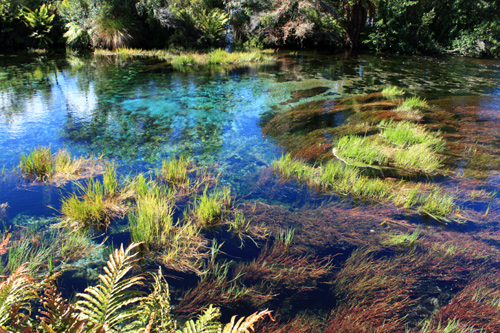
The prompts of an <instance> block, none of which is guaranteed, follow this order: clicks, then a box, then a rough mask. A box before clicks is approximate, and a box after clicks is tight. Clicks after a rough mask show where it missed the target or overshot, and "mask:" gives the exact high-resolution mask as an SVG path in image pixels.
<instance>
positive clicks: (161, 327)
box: [138, 267, 176, 333]
mask: <svg viewBox="0 0 500 333" xmlns="http://www.w3.org/2000/svg"><path fill="white" fill-rule="evenodd" d="M152 276H153V279H154V285H153V286H154V287H153V291H152V292H151V294H149V295H148V296H147V297H145V298H144V299H143V301H142V302H141V308H142V311H141V314H142V322H143V323H142V327H141V328H140V329H139V330H138V331H139V332H141V333H148V332H151V330H153V331H154V332H172V331H173V330H174V329H175V328H176V321H175V320H173V318H172V315H171V313H170V291H169V288H168V284H167V281H166V280H165V278H164V277H163V274H162V272H161V267H160V268H159V269H158V273H157V274H152ZM145 323H147V324H146V327H144V324H145Z"/></svg>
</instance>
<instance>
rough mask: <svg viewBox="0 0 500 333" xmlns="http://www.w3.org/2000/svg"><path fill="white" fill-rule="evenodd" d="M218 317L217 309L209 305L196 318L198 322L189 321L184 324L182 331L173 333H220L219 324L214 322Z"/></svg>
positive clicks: (218, 311)
mask: <svg viewBox="0 0 500 333" xmlns="http://www.w3.org/2000/svg"><path fill="white" fill-rule="evenodd" d="M219 316H220V310H219V308H215V307H213V306H212V305H210V306H209V307H208V308H207V309H206V310H205V311H204V312H203V314H201V315H200V316H199V317H198V320H196V322H195V321H193V320H189V321H187V322H186V323H185V324H184V327H183V328H182V330H177V331H176V332H175V333H220V331H221V324H220V323H219V322H218V321H216V319H217V318H219Z"/></svg>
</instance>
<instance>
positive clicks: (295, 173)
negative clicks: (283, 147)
mask: <svg viewBox="0 0 500 333" xmlns="http://www.w3.org/2000/svg"><path fill="white" fill-rule="evenodd" d="M273 169H274V172H278V173H279V174H280V177H281V178H284V179H286V180H289V179H290V178H292V177H293V178H296V179H298V180H299V181H304V180H305V181H307V180H310V179H312V177H313V174H314V168H313V167H311V166H310V165H309V164H307V163H305V162H302V161H299V160H297V159H292V155H291V154H290V153H287V154H285V155H282V156H281V158H280V159H278V160H274V161H273Z"/></svg>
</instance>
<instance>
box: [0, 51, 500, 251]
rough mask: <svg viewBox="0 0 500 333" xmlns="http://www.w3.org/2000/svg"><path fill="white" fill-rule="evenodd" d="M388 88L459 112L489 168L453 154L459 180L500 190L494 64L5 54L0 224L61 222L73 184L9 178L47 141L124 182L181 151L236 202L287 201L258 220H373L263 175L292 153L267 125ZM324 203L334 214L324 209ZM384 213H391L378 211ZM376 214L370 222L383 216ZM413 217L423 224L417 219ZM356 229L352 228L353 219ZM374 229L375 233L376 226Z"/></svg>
mask: <svg viewBox="0 0 500 333" xmlns="http://www.w3.org/2000/svg"><path fill="white" fill-rule="evenodd" d="M387 85H396V86H398V87H401V88H404V89H406V90H407V91H408V92H409V93H410V94H412V95H417V96H420V97H423V98H426V99H427V100H429V101H430V103H431V104H433V103H434V104H435V105H439V107H441V108H442V109H445V110H447V111H450V112H455V110H458V111H457V112H458V113H457V114H458V115H457V117H458V119H459V120H460V119H465V120H467V126H464V127H463V128H462V127H460V130H459V132H458V135H457V138H456V142H462V141H467V140H473V141H474V142H475V143H476V144H477V145H480V146H482V147H483V148H485V149H487V150H488V155H487V160H488V161H489V162H488V163H484V160H478V161H475V160H473V159H472V158H471V159H467V158H466V157H464V156H465V155H466V154H462V153H460V154H458V155H453V154H450V155H451V159H455V160H456V163H455V164H454V165H455V170H454V172H456V173H457V174H461V175H463V174H466V173H467V170H469V169H471V168H472V167H474V168H472V169H471V170H473V171H472V173H474V172H483V174H482V176H481V177H480V179H481V180H480V182H479V183H474V184H473V185H471V186H472V187H474V188H475V187H477V188H478V189H487V190H489V191H495V190H496V191H498V190H500V188H499V186H500V177H499V174H498V168H497V166H498V160H499V158H500V141H499V140H498V139H499V136H498V133H499V132H498V128H500V126H499V125H500V122H499V121H500V117H499V112H500V62H498V61H494V60H476V59H466V58H442V59H437V58H425V57H399V56H397V57H396V56H373V55H363V56H357V57H351V58H345V57H344V56H339V55H321V54H307V53H304V54H298V55H295V54H294V55H281V56H280V57H279V59H278V61H277V62H276V63H273V64H266V65H252V66H242V67H236V68H227V67H226V68H222V67H213V68H195V67H190V66H188V67H186V68H185V70H182V71H179V70H174V69H172V68H171V67H170V66H168V65H166V64H164V63H162V62H161V61H157V60H152V59H133V60H130V59H128V60H126V59H120V58H118V59H117V58H98V57H82V58H78V57H74V56H67V57H66V56H21V55H19V56H0V147H2V150H1V154H0V168H1V167H2V166H3V167H4V172H3V180H2V181H1V182H0V204H1V203H5V202H7V203H8V205H9V208H8V209H7V210H6V211H5V213H3V216H1V218H2V219H3V220H4V221H6V222H7V223H11V222H16V223H19V221H21V220H23V219H29V218H36V217H37V216H53V215H57V212H56V209H57V208H58V207H59V205H60V199H61V194H63V195H64V194H65V193H67V191H69V190H72V189H73V185H72V184H71V183H69V184H67V185H66V186H65V187H63V188H57V187H55V186H49V185H36V186H27V185H26V184H25V182H24V181H23V180H21V179H20V178H19V177H18V176H16V175H15V174H12V173H10V170H14V169H15V167H16V166H17V165H18V163H19V155H20V154H21V153H27V152H28V151H30V150H31V149H33V148H35V147H36V146H38V145H45V146H47V145H50V146H51V147H52V149H53V150H54V151H55V150H57V149H59V148H61V147H66V148H67V149H69V150H70V151H72V152H73V153H74V154H76V155H94V156H100V155H103V156H104V157H105V158H108V159H113V160H115V161H116V162H117V164H118V165H119V172H120V174H121V175H122V176H123V175H128V174H133V173H137V172H147V171H151V170H154V169H155V168H159V166H160V165H161V160H162V158H168V157H172V156H179V155H180V154H186V155H188V156H191V157H192V158H193V159H194V160H195V161H196V162H197V163H200V164H203V163H207V164H216V165H217V167H218V168H219V170H221V171H222V178H221V181H222V182H223V183H224V184H227V185H229V186H231V188H232V190H233V193H235V194H237V196H238V198H246V199H248V198H251V199H252V200H257V201H262V202H266V203H269V204H272V205H277V206H279V205H283V206H284V207H285V209H284V210H283V211H280V210H279V209H278V210H276V211H273V212H271V213H269V214H270V215H269V216H264V215H265V214H264V213H262V212H260V213H261V215H262V216H264V217H262V216H261V217H260V218H261V219H263V218H266V219H267V220H270V221H275V220H276V221H280V223H281V224H280V225H281V226H283V227H286V224H283V223H284V221H285V222H286V221H288V220H289V221H291V222H290V223H292V224H293V223H294V221H299V220H300V221H301V223H302V227H303V226H304V225H308V228H314V223H316V222H318V220H320V219H322V220H323V221H324V222H327V223H341V222H339V221H343V220H344V219H345V216H346V214H348V215H347V216H353V217H352V219H353V220H355V219H356V218H355V217H354V216H360V217H359V218H360V219H363V218H366V219H369V218H370V219H375V220H376V218H373V217H367V214H369V211H370V210H371V209H372V208H373V207H372V206H371V205H369V204H368V205H367V206H362V207H361V208H360V209H359V210H358V209H357V210H356V211H350V208H352V207H350V206H349V207H347V208H346V207H345V206H342V207H339V208H338V210H336V209H337V208H335V206H328V205H329V204H330V203H329V202H328V198H327V199H326V201H324V200H323V199H324V198H323V197H322V196H318V195H317V194H315V193H312V192H310V191H307V190H305V189H304V188H302V187H300V186H299V187H297V186H296V185H294V184H293V183H291V184H282V183H280V182H278V181H277V179H276V177H274V178H272V177H271V178H270V177H267V176H266V175H269V173H270V172H269V167H270V165H272V161H273V160H274V159H277V158H279V157H280V156H281V154H282V153H284V152H286V151H285V150H284V149H283V148H282V147H281V145H280V143H279V142H277V141H275V140H273V139H272V138H269V137H266V136H265V135H264V134H263V133H262V127H263V126H264V125H265V124H266V122H267V121H268V120H269V119H270V118H272V116H273V115H275V114H277V113H280V112H284V111H286V110H288V109H289V108H290V107H293V106H295V105H298V104H300V103H304V102H309V101H314V100H317V99H331V100H332V103H335V100H336V99H338V98H339V97H343V96H349V95H354V94H365V93H371V92H376V91H381V90H382V89H383V88H384V87H386V86H387ZM470 108H472V109H470ZM460 112H462V113H460ZM465 120H464V121H465ZM459 122H460V121H459ZM266 170H267V173H266ZM266 177H267V178H266ZM263 178H264V180H262V179H263ZM472 178H474V177H471V179H472ZM436 181H439V182H442V183H443V184H448V186H450V187H451V186H459V185H457V184H460V186H465V185H464V184H468V180H467V177H465V180H464V179H463V178H461V180H456V179H454V178H448V177H444V179H443V178H439V179H436ZM471 183H472V181H471ZM325 202H326V203H325ZM462 204H463V205H464V206H466V207H470V208H471V209H472V210H473V211H474V210H475V211H476V212H477V213H478V214H479V213H480V214H483V213H484V210H485V208H486V207H489V208H488V212H489V214H490V216H491V215H492V214H497V213H498V211H499V208H500V207H499V206H498V202H497V199H496V197H495V198H494V199H493V200H490V201H489V202H487V203H484V202H480V203H475V202H471V201H467V200H465V199H464V200H462ZM322 205H326V206H327V207H329V209H330V210H326V209H325V210H323V211H322V210H321V209H322ZM304 207H306V208H304ZM332 207H333V208H332ZM379 208H380V207H379ZM322 212H324V213H322ZM257 213H259V210H258V209H257ZM350 214H351V215H350ZM380 214H382V215H383V214H394V212H393V211H390V212H385V211H384V210H383V209H382V212H381V213H380ZM402 214H403V215H404V212H401V211H398V212H397V215H402ZM377 218H379V220H377V221H376V222H375V223H374V225H379V224H380V222H381V221H382V220H384V218H385V217H383V216H382V217H377ZM258 219H259V218H258V217H257V220H258ZM384 221H385V220H384ZM409 221H410V222H420V221H419V220H417V221H415V219H414V217H409ZM308 223H309V224H308ZM491 225H493V227H492V228H493V229H494V228H496V226H495V224H494V223H493V224H491ZM311 226H312V227H311ZM351 228H357V227H356V225H355V224H351ZM360 228H361V227H360ZM493 229H492V230H493ZM325 230H327V229H325ZM367 230H368V231H367V232H368V233H369V232H374V230H373V229H371V227H369V228H368V229H367ZM349 232H350V231H349ZM375 232H376V231H375ZM325 235H328V233H326V234H325V233H322V234H321V235H320V236H319V237H318V238H327V237H328V236H326V237H325ZM307 237H312V236H311V235H307ZM299 240H300V238H299ZM310 243H311V244H312V245H313V247H316V250H317V253H329V252H332V253H334V252H335V249H336V245H335V239H333V240H332V241H331V242H324V241H323V240H311V241H310ZM317 248H319V250H318V249H317ZM322 251H323V252H322Z"/></svg>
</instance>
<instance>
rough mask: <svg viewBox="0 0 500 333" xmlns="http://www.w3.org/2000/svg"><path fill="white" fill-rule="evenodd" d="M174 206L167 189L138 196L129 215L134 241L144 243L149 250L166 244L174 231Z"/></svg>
mask: <svg viewBox="0 0 500 333" xmlns="http://www.w3.org/2000/svg"><path fill="white" fill-rule="evenodd" d="M174 204H175V202H173V200H171V199H170V198H169V195H168V194H167V190H166V189H165V188H159V189H155V190H153V191H150V192H148V193H145V194H141V195H140V196H138V198H137V199H136V207H135V208H134V209H133V210H132V212H130V213H129V215H128V220H129V224H130V232H131V237H132V240H133V241H134V242H144V243H145V245H146V246H147V247H148V248H159V247H161V246H162V244H166V243H167V242H168V241H169V238H170V236H171V234H172V232H173V229H174V220H173V210H174Z"/></svg>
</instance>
